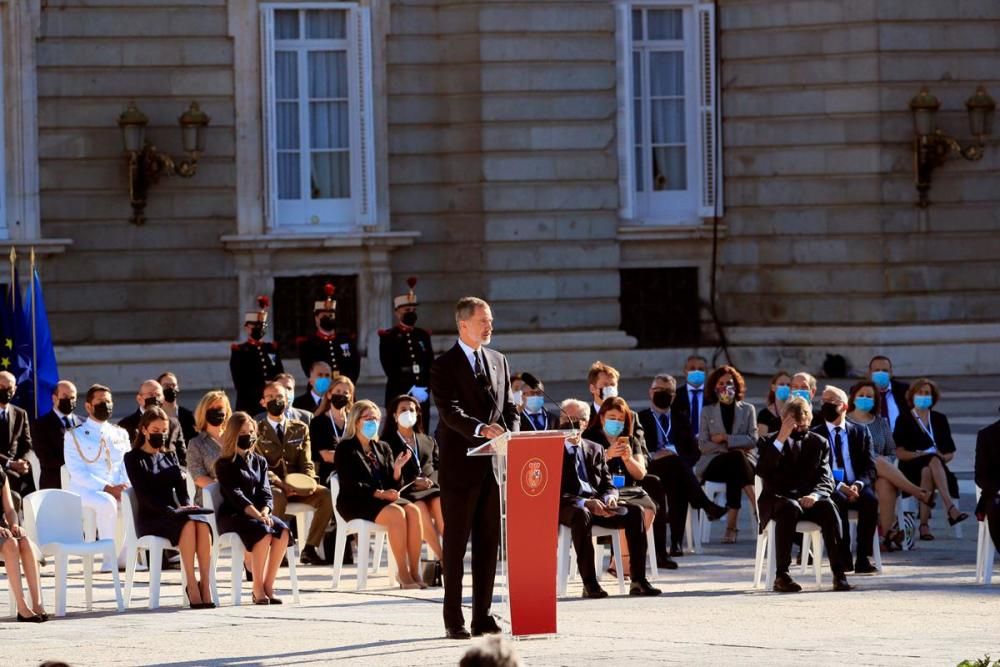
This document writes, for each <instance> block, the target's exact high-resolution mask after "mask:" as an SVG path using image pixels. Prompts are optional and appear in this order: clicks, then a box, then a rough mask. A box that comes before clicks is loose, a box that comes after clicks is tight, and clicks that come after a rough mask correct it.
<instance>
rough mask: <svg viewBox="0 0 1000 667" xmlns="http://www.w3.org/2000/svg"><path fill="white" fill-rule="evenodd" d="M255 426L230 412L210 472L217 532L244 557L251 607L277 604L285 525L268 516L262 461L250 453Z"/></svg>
mask: <svg viewBox="0 0 1000 667" xmlns="http://www.w3.org/2000/svg"><path fill="white" fill-rule="evenodd" d="M256 440H257V424H256V423H255V422H254V421H253V419H252V418H251V417H250V415H248V414H247V413H245V412H235V413H233V416H232V417H230V418H229V421H228V422H226V430H225V431H224V432H223V434H222V454H221V455H220V456H219V460H218V461H216V462H215V473H216V476H217V477H218V478H219V490H220V491H222V498H223V501H222V506H221V507H220V508H219V510H218V523H219V532H220V533H228V532H235V533H237V534H238V535H239V536H240V539H241V540H242V541H243V546H244V547H246V549H247V551H249V552H250V570H251V572H252V573H253V603H254V604H260V605H263V604H281V598H278V597H276V596H275V595H274V580H275V578H276V577H277V576H278V568H279V567H281V560H282V559H283V558H284V557H285V550H286V549H287V548H288V540H289V532H288V525H287V524H285V522H284V521H282V520H281V519H280V518H278V517H276V516H274V515H272V514H271V511H272V510H273V509H274V501H273V500H272V498H271V484H270V482H268V481H267V461H266V460H265V459H264V457H263V456H261V455H260V454H257V453H256V452H255V451H254V443H255V442H256Z"/></svg>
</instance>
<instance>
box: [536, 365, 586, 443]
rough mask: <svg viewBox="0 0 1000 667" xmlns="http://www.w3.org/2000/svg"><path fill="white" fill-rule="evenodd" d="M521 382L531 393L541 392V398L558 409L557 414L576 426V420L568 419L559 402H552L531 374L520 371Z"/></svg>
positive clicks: (538, 381) (539, 382)
mask: <svg viewBox="0 0 1000 667" xmlns="http://www.w3.org/2000/svg"><path fill="white" fill-rule="evenodd" d="M521 381H522V382H524V384H526V385H528V386H529V387H530V388H531V389H532V390H533V391H541V392H542V396H544V397H545V399H546V400H547V401H549V402H550V403H554V404H555V406H556V407H557V408H559V413H560V414H561V415H562V416H564V417H566V419H567V420H568V421H569V423H570V424H576V420H574V419H573V418H572V417H570V416H569V414H568V413H567V412H566V411H565V410H563V409H562V406H561V405H560V404H559V402H558V401H556V400H553V398H552V397H551V396H549V395H548V394H546V393H545V390H544V389H542V383H541V381H540V380H539V379H538V378H536V377H535V376H534V375H532V374H531V373H528V372H525V371H522V372H521ZM572 430H573V431H578V430H580V429H575V428H574V429H572Z"/></svg>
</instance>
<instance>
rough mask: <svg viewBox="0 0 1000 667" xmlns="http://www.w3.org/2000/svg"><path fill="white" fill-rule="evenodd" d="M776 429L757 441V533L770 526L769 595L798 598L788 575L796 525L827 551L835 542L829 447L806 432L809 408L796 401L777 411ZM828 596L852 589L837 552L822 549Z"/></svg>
mask: <svg viewBox="0 0 1000 667" xmlns="http://www.w3.org/2000/svg"><path fill="white" fill-rule="evenodd" d="M781 417H782V421H781V428H780V429H779V430H778V432H777V433H772V434H771V435H769V436H767V438H765V439H763V440H761V441H760V445H759V448H758V449H759V456H758V461H757V474H758V475H759V476H760V478H761V481H762V482H763V489H762V490H761V493H760V498H759V499H758V507H759V510H760V531H761V532H764V531H765V530H766V529H767V524H768V522H769V521H774V552H773V553H774V564H775V574H776V578H775V581H774V590H775V591H777V592H779V593H797V592H799V591H800V590H802V587H801V586H800V585H799V584H797V583H796V582H795V581H794V580H793V579H792V577H791V576H790V575H789V574H788V570H789V567H790V566H791V563H792V543H793V542H794V539H795V526H796V525H797V524H798V522H799V521H812V522H813V523H815V524H817V525H819V527H820V530H821V531H822V533H823V541H824V543H825V544H827V545H836V544H838V543H839V542H840V528H841V526H840V516H839V514H838V512H837V506H836V505H835V504H834V502H833V500H831V499H830V496H831V495H832V494H833V491H834V487H833V474H832V473H831V471H830V445H829V444H828V443H827V441H826V438H824V437H823V436H822V435H819V434H818V433H815V432H811V431H810V430H809V425H810V423H811V422H812V417H813V416H812V406H810V405H809V403H808V402H807V401H806V399H804V398H802V397H801V396H793V397H792V398H790V399H788V401H787V402H786V403H785V407H784V409H783V410H782V415H781ZM826 552H827V557H828V558H829V560H830V570H831V571H832V572H833V590H835V591H849V590H851V589H852V588H853V586H851V585H850V584H849V583H848V582H847V576H846V575H845V574H844V568H845V563H844V561H843V555H842V553H841V550H840V549H837V548H832V549H831V548H829V547H828V548H827V550H826Z"/></svg>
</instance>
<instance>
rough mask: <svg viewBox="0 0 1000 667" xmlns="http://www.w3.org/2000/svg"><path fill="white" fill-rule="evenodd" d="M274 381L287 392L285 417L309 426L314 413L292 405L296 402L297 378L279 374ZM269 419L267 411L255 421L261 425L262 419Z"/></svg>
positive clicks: (256, 417)
mask: <svg viewBox="0 0 1000 667" xmlns="http://www.w3.org/2000/svg"><path fill="white" fill-rule="evenodd" d="M274 381H275V382H277V383H278V384H279V385H281V386H282V388H284V390H285V416H286V417H288V418H289V419H297V420H299V421H300V422H305V423H306V424H309V423H310V422H312V418H313V413H312V412H311V411H310V410H300V409H299V408H297V407H295V406H293V405H292V402H293V401H294V400H295V376H294V375H292V374H291V373H278V374H277V375H275V376H274ZM266 417H267V411H264V412H261V413H258V414H257V415H256V416H255V417H254V420H255V421H256V422H257V423H258V424H259V423H260V420H261V419H264V418H266Z"/></svg>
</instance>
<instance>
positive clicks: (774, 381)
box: [757, 371, 792, 438]
mask: <svg viewBox="0 0 1000 667" xmlns="http://www.w3.org/2000/svg"><path fill="white" fill-rule="evenodd" d="M791 384H792V376H791V375H789V374H788V372H787V371H778V372H777V373H775V374H774V375H772V376H771V382H770V383H769V385H770V389H768V392H767V405H765V406H764V409H763V410H761V411H759V412H758V413H757V435H759V436H760V437H762V438H763V437H764V436H765V435H767V434H768V433H775V432H777V430H778V429H779V428H781V409H782V408H784V407H785V401H787V400H788V397H789V396H791V395H792V387H791Z"/></svg>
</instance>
